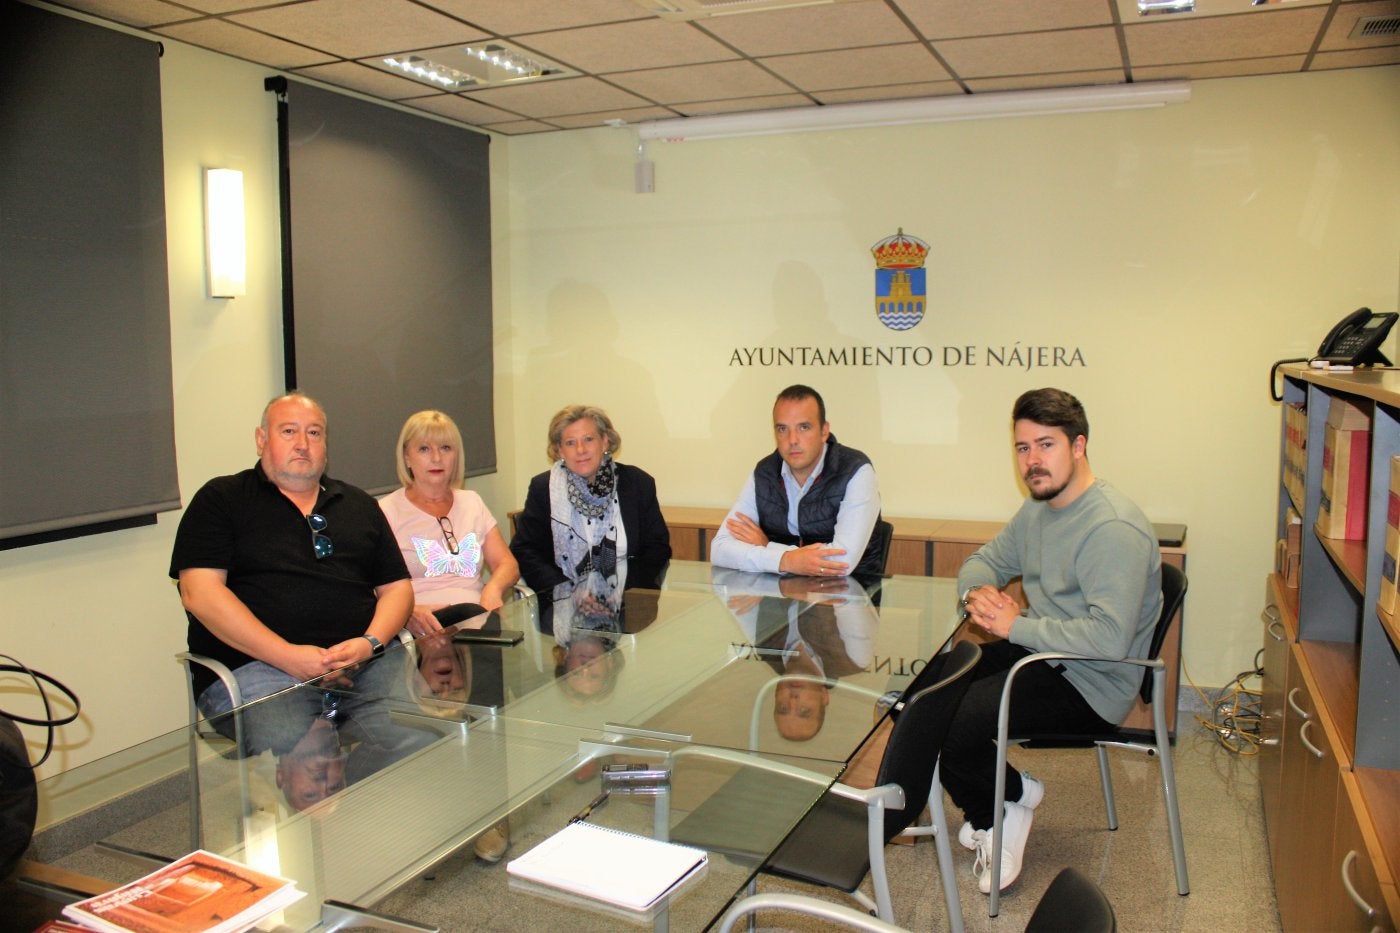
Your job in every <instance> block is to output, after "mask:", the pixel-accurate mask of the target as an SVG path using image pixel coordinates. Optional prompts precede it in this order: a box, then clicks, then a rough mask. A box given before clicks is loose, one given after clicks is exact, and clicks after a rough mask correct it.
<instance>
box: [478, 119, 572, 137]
mask: <svg viewBox="0 0 1400 933" xmlns="http://www.w3.org/2000/svg"><path fill="white" fill-rule="evenodd" d="M482 129H484V130H490V131H491V132H493V133H504V134H505V135H507V136H524V135H527V134H529V133H547V132H549V131H550V130H556V129H558V127H557V126H550V125H549V124H548V123H540V122H539V121H538V120H516V121H514V122H511V123H487V124H485V125H484V126H482Z"/></svg>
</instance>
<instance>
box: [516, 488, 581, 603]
mask: <svg viewBox="0 0 1400 933" xmlns="http://www.w3.org/2000/svg"><path fill="white" fill-rule="evenodd" d="M549 525H550V518H549V472H548V471H545V472H544V473H541V474H539V475H538V476H536V477H534V478H533V479H531V480H530V489H529V491H528V492H527V493H526V494H525V509H524V511H522V512H521V513H520V514H519V515H517V516H516V517H515V534H514V535H513V536H512V537H511V539H510V552H511V553H512V554H514V555H515V560H516V562H517V563H518V564H520V576H521V577H523V578H524V580H525V583H526V584H527V585H528V586H529V587H530V588H531V589H533V590H534V591H535V592H536V593H539V594H540V598H541V599H544V598H546V597H547V594H548V592H549V591H550V590H552V589H554V587H556V586H558V585H559V584H560V583H563V582H564V581H565V580H566V579H568V578H567V577H565V576H564V571H562V570H560V569H559V566H558V565H557V564H556V563H555V562H554V534H553V533H552V531H551V530H550V527H549Z"/></svg>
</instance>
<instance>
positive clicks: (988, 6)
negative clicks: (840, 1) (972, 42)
mask: <svg viewBox="0 0 1400 933" xmlns="http://www.w3.org/2000/svg"><path fill="white" fill-rule="evenodd" d="M1110 2H1111V0H975V2H968V0H894V5H895V6H897V7H899V8H900V9H901V10H902V11H904V13H905V15H906V16H908V17H909V19H910V20H911V21H912V22H913V23H914V25H915V26H917V27H918V29H919V31H920V32H922V33H923V34H924V36H925V37H927V38H929V39H950V38H958V37H962V36H990V35H998V34H1003V33H1013V32H1043V31H1048V30H1055V29H1073V28H1075V27H1078V26H1107V25H1110V24H1112V22H1113V14H1112V12H1111V9H1110V7H1109V3H1110ZM1060 70H1063V69H1060Z"/></svg>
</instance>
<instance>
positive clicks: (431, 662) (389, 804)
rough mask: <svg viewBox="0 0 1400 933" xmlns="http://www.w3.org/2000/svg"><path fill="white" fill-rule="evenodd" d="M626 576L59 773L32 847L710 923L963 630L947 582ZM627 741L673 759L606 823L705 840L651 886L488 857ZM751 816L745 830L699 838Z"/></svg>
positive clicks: (675, 566)
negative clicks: (513, 867)
mask: <svg viewBox="0 0 1400 933" xmlns="http://www.w3.org/2000/svg"><path fill="white" fill-rule="evenodd" d="M617 583H618V580H617V579H616V578H615V577H614V578H613V579H612V580H604V579H602V578H598V579H593V580H589V581H587V583H586V585H584V586H581V587H573V588H570V587H561V588H560V589H559V590H558V591H556V592H552V593H539V594H536V597H535V598H533V599H520V600H516V601H513V602H512V603H510V604H508V605H507V606H505V607H504V608H503V609H502V610H500V611H499V612H496V613H490V614H480V613H466V614H465V617H464V618H461V619H460V620H459V621H456V622H455V623H454V624H452V625H449V626H447V627H445V628H444V630H443V632H442V633H440V634H437V635H433V636H426V637H422V638H419V639H416V640H414V641H411V642H398V643H395V644H394V645H393V646H391V647H390V648H389V650H387V651H386V652H385V653H384V655H383V656H382V657H380V658H379V659H376V660H375V661H373V662H372V663H371V664H370V665H368V666H366V667H364V668H362V669H360V670H356V671H351V672H346V673H345V674H343V675H328V676H327V677H326V678H323V679H322V680H321V681H320V682H313V683H309V684H305V685H302V686H300V687H297V688H294V689H293V690H290V691H286V692H284V693H282V694H277V695H275V696H273V697H268V698H266V699H264V700H261V701H259V702H257V703H252V704H245V705H244V706H242V707H240V708H239V709H237V710H235V712H234V714H232V715H231V716H230V717H229V718H228V721H227V722H209V721H203V722H200V723H199V724H198V725H197V726H195V727H192V728H191V729H189V730H180V731H177V732H175V733H171V734H169V735H166V736H161V737H158V738H156V739H152V740H150V741H148V742H143V743H141V744H140V745H138V746H135V747H134V748H131V749H127V750H126V751H124V752H121V753H118V754H115V755H112V756H109V757H108V758H105V759H101V760H98V761H94V762H91V763H89V764H86V765H84V766H81V767H79V768H76V769H73V770H70V771H68V772H65V773H64V774H62V775H58V776H56V777H54V778H51V779H48V780H46V781H44V782H41V784H40V793H41V799H42V800H43V801H44V804H43V806H44V808H45V812H46V814H51V815H52V817H51V819H54V820H55V821H54V822H53V825H52V826H50V827H49V828H47V829H46V830H45V831H43V832H42V833H40V834H39V836H37V837H36V843H35V845H34V846H33V847H32V848H31V851H30V853H29V859H30V860H31V861H32V862H36V863H40V864H41V865H43V866H48V867H51V868H53V869H55V870H56V871H57V873H58V877H60V878H62V877H65V876H64V875H63V873H65V872H71V873H73V877H77V878H79V879H85V880H86V881H88V882H89V883H92V882H94V881H96V882H100V884H108V885H111V884H119V883H125V882H127V881H131V880H134V879H135V878H137V877H140V876H141V875H144V874H146V873H148V872H150V871H152V870H154V869H155V868H157V867H159V865H160V864H161V863H162V862H165V861H171V860H174V859H176V858H178V857H180V856H181V855H184V854H185V853H186V852H188V851H190V850H191V849H193V848H204V849H208V850H211V851H215V852H218V853H221V854H224V855H227V856H230V857H232V858H235V859H238V860H241V861H244V862H246V863H248V864H251V865H253V866H254V867H255V868H259V869H262V870H264V871H268V872H271V873H274V874H279V875H284V876H286V877H289V878H292V879H294V880H295V881H296V882H297V884H298V886H299V887H300V888H301V889H302V890H303V891H305V892H306V893H307V896H306V897H305V898H303V899H302V900H301V901H299V902H298V903H296V904H294V905H292V906H291V907H290V908H288V909H287V910H286V911H284V912H283V913H282V914H281V915H279V916H277V917H276V918H275V919H273V920H269V921H267V922H265V923H264V924H263V925H262V926H260V927H259V928H260V929H268V930H271V929H287V930H313V929H322V930H334V929H382V930H423V929H435V928H440V929H444V930H454V929H468V928H473V927H483V928H490V929H512V928H525V927H539V926H543V925H546V924H548V925H549V926H550V927H559V926H563V925H565V924H567V925H568V926H570V927H571V928H573V929H578V930H589V929H600V930H601V929H616V928H618V927H619V925H623V926H627V925H640V926H650V927H652V928H654V929H667V928H670V927H674V928H675V929H678V930H699V929H704V928H706V927H708V926H710V925H711V924H712V923H714V922H715V920H716V919H717V918H718V917H719V916H720V915H721V914H722V913H723V911H724V909H725V908H726V907H727V905H728V904H729V902H730V900H731V899H732V898H733V896H734V895H735V894H736V893H737V892H739V891H740V890H741V889H742V888H743V887H744V886H745V885H746V884H747V883H748V881H749V880H750V879H751V878H752V877H753V875H754V874H755V872H756V871H757V870H758V868H759V866H760V865H761V864H762V862H763V861H764V859H765V858H766V857H767V856H768V855H770V854H771V853H772V852H773V851H774V850H775V849H776V848H777V846H778V844H779V843H780V842H781V841H782V839H783V838H784V837H785V836H786V835H787V833H788V832H789V831H790V830H791V828H792V827H793V826H794V825H796V823H797V822H798V821H799V820H800V819H801V818H802V816H803V815H804V814H805V813H806V812H807V810H808V809H809V808H810V807H811V806H812V805H813V804H814V803H815V802H816V801H817V799H818V798H819V797H820V796H821V794H822V793H823V792H824V791H825V789H826V788H827V787H828V786H829V785H830V784H831V782H832V781H834V780H836V779H837V778H838V777H839V776H840V774H841V773H842V770H843V769H844V768H845V766H846V764H847V763H848V761H849V760H850V759H851V757H852V756H853V754H854V753H855V752H856V751H857V749H858V748H859V747H860V746H861V744H862V743H863V742H864V741H865V740H866V739H867V738H868V736H869V735H870V733H871V732H872V731H873V728H874V726H875V724H876V722H877V721H878V718H879V716H881V715H882V710H883V708H884V707H883V706H882V705H880V704H879V700H880V698H881V697H882V695H884V694H886V693H887V692H889V691H899V690H902V689H903V688H904V687H905V686H907V685H908V683H909V682H910V681H911V680H912V678H913V677H914V675H915V674H917V672H918V671H919V670H921V669H922V666H923V664H924V663H925V662H926V660H927V659H929V658H931V657H933V656H934V655H935V654H936V653H937V652H938V651H939V650H940V649H941V648H942V647H943V646H944V644H945V643H946V642H947V641H948V640H949V637H950V636H951V634H952V633H953V631H954V630H955V629H956V627H957V621H958V620H957V614H956V612H955V609H956V593H955V584H954V581H953V580H951V579H938V578H925V577H892V578H885V579H881V580H877V581H874V582H873V583H869V584H868V586H867V587H862V586H860V585H859V584H857V583H855V582H854V581H851V580H844V579H843V580H822V579H808V578H778V577H774V576H770V575H764V574H746V573H740V572H736V571H727V570H719V569H713V568H711V567H710V565H709V564H706V563H693V562H684V561H675V562H672V564H671V566H670V568H669V570H668V573H667V575H666V579H665V583H664V585H663V586H662V588H661V589H660V590H639V589H632V590H626V591H625V593H624V592H621V591H618V590H616V589H615V587H616V585H617ZM610 586H611V587H613V588H610ZM240 749H241V751H240ZM759 762H761V763H762V764H763V765H764V767H755V766H754V765H755V764H757V763H759ZM621 763H645V764H648V765H652V766H657V767H664V768H667V769H669V774H670V777H669V781H668V782H666V783H664V784H662V785H660V786H657V787H650V788H643V789H641V790H639V791H636V792H632V793H624V792H621V791H616V792H613V793H611V794H610V795H609V796H608V797H607V799H606V802H605V805H602V806H598V807H596V808H595V809H594V811H593V812H592V813H591V814H590V815H589V821H590V822H593V823H597V824H600V825H603V826H608V827H613V828H618V829H625V830H628V831H632V832H637V833H641V834H644V835H650V836H654V837H657V838H662V839H670V840H672V841H681V842H692V843H693V844H696V845H699V846H701V847H704V848H708V849H710V852H711V857H710V859H709V864H708V867H707V868H706V869H705V871H704V873H703V874H702V876H701V877H699V878H698V879H695V880H694V881H692V882H688V883H687V884H686V885H685V886H684V887H683V888H681V889H680V890H678V891H677V892H675V893H674V894H673V895H671V896H669V897H668V898H666V899H665V900H663V901H662V902H661V903H659V904H658V906H657V907H655V908H653V909H652V910H651V911H649V912H647V913H645V914H635V913H632V912H627V911H620V910H613V909H611V908H607V907H605V906H603V905H601V904H599V903H597V902H595V901H591V900H586V899H583V898H577V897H573V896H571V895H566V894H564V893H562V892H559V891H555V890H553V889H549V888H542V887H539V886H535V885H530V884H528V883H525V882H521V881H519V880H518V879H514V878H512V877H511V876H509V875H508V873H507V872H506V870H505V863H504V861H503V862H502V863H500V864H496V865H490V864H487V863H485V862H482V861H479V860H477V859H475V858H474V857H473V846H472V843H473V841H474V840H475V839H476V838H477V837H478V836H480V835H481V834H482V833H483V832H485V831H487V830H489V829H491V828H492V827H495V826H497V825H498V824H500V823H501V822H502V821H503V820H506V824H507V826H508V828H509V829H508V832H509V837H510V850H509V852H508V853H507V854H506V857H505V861H508V860H509V859H510V858H513V857H515V856H519V855H522V854H524V853H525V852H526V851H528V850H529V849H530V848H531V847H533V846H534V845H535V844H536V843H538V842H540V841H542V840H544V839H546V838H548V837H549V836H550V835H551V834H553V833H554V832H556V831H558V830H559V829H561V828H562V827H563V826H565V825H566V824H567V823H568V822H569V820H570V819H571V818H572V817H574V816H575V815H577V814H579V813H580V812H581V811H582V810H583V809H584V808H585V807H587V806H588V805H589V803H590V802H593V801H595V800H596V799H597V798H598V797H599V795H600V789H601V787H602V781H601V776H600V774H601V771H602V769H603V767H604V766H605V765H607V764H621ZM60 816H62V817H65V818H62V819H56V818H57V817H60ZM717 816H718V818H720V819H725V818H727V819H728V821H729V822H728V823H727V824H726V825H725V826H723V827H721V826H718V825H715V823H714V821H715V820H716V818H717ZM736 821H737V822H736ZM49 822H50V819H44V820H41V824H48V823H49ZM740 824H741V825H740ZM736 826H737V827H739V829H741V832H739V835H742V837H743V839H742V845H729V844H726V845H723V846H722V847H720V846H716V845H713V844H712V843H706V842H705V841H704V840H707V839H708V840H714V839H715V838H717V837H722V836H725V835H726V834H728V833H730V831H731V829H733V828H734V827H736ZM696 840H699V841H696ZM620 870H621V869H620ZM50 881H52V878H50ZM60 883H61V882H60ZM100 884H99V886H100ZM82 886H83V885H75V887H78V888H81V887H82Z"/></svg>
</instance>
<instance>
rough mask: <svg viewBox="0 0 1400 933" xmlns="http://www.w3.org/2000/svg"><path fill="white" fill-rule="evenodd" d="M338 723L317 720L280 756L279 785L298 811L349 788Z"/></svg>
mask: <svg viewBox="0 0 1400 933" xmlns="http://www.w3.org/2000/svg"><path fill="white" fill-rule="evenodd" d="M339 738H340V737H339V735H338V734H337V733H336V731H335V726H334V725H333V724H332V723H331V722H330V721H329V720H325V719H317V720H316V721H315V722H313V723H312V724H311V728H310V729H308V730H307V731H306V735H304V736H302V737H301V741H300V742H298V743H297V744H296V747H294V748H293V749H292V750H291V751H290V752H288V753H287V754H285V755H283V756H282V757H281V758H279V759H277V786H278V788H280V789H281V791H282V796H284V797H286V798H287V803H288V805H289V806H291V807H292V809H294V810H305V809H306V808H307V807H309V806H311V805H312V804H313V803H318V802H320V801H322V800H325V799H326V798H327V797H329V796H330V795H331V794H335V793H338V792H340V791H342V790H344V789H345V756H344V755H342V754H341V752H340V744H339Z"/></svg>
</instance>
